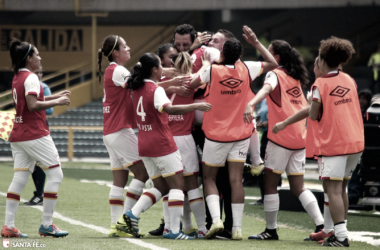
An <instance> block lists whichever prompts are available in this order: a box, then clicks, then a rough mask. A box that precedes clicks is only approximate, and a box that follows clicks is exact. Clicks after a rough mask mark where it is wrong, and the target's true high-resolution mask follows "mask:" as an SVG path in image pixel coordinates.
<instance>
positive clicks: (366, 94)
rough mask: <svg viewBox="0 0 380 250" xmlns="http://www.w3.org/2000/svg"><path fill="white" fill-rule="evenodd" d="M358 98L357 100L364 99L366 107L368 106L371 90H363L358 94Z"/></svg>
mask: <svg viewBox="0 0 380 250" xmlns="http://www.w3.org/2000/svg"><path fill="white" fill-rule="evenodd" d="M358 96H359V98H360V97H364V98H365V99H366V100H367V102H368V106H369V104H370V103H371V99H372V92H371V90H369V89H363V90H362V91H360V92H359V93H358ZM367 108H368V107H367Z"/></svg>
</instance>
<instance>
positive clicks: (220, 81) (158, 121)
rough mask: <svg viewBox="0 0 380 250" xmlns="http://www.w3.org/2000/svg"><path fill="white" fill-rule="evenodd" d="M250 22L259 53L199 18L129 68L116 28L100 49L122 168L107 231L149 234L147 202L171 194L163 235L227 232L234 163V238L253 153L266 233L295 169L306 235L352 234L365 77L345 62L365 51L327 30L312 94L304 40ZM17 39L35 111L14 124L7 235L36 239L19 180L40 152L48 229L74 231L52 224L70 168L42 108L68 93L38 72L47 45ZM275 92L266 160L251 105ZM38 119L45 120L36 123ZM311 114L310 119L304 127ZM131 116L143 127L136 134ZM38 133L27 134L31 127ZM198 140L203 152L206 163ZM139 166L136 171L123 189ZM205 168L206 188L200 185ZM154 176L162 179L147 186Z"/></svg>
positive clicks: (271, 230) (113, 150)
mask: <svg viewBox="0 0 380 250" xmlns="http://www.w3.org/2000/svg"><path fill="white" fill-rule="evenodd" d="M243 33H244V34H243V38H244V39H245V40H246V41H247V42H248V43H249V44H251V45H252V46H253V47H254V48H255V49H256V50H257V51H258V52H259V53H260V54H261V56H262V58H263V61H262V62H256V61H241V60H240V57H241V55H242V51H243V48H242V44H241V42H240V41H239V40H238V39H237V38H236V37H235V36H234V34H233V33H231V32H230V31H227V30H223V29H220V30H218V31H217V32H216V33H215V34H212V33H210V32H203V33H197V32H196V31H195V30H194V28H193V27H192V26H191V25H188V24H183V25H180V26H178V27H177V28H176V29H175V31H174V37H173V44H171V43H168V44H164V45H162V46H160V47H159V48H158V53H157V54H154V53H145V54H143V55H141V57H140V58H139V61H138V63H137V64H136V65H135V66H134V67H133V70H132V72H129V71H128V70H127V69H126V68H125V67H124V66H123V65H124V64H125V63H126V62H127V61H128V60H129V59H130V48H129V47H128V45H127V42H126V41H125V40H124V38H122V37H120V36H118V35H110V36H108V37H106V38H105V40H104V42H103V45H102V47H101V48H100V49H99V51H98V65H99V82H100V81H101V78H102V75H103V74H102V65H101V64H102V57H103V56H105V57H106V58H107V59H108V61H109V65H108V67H107V68H106V70H105V72H104V93H103V115H104V122H103V124H104V128H103V140H104V144H105V146H106V148H107V150H108V153H109V156H110V162H111V170H112V173H113V185H112V187H111V190H110V194H109V203H110V207H111V228H110V233H109V236H110V237H136V238H139V237H141V236H143V234H142V233H141V232H140V229H139V216H140V214H141V213H142V212H144V211H146V210H147V209H149V208H150V207H151V206H152V205H154V204H155V203H156V202H158V201H159V200H160V199H161V198H163V211H164V228H163V233H162V237H163V238H167V239H179V240H193V239H213V238H216V236H217V235H218V233H220V232H221V231H223V230H224V224H223V222H222V221H221V215H220V195H219V191H218V187H217V185H216V180H217V174H218V171H219V169H220V168H221V167H225V165H226V163H227V166H226V167H228V173H229V174H228V175H229V177H228V178H229V182H230V185H231V204H230V206H231V210H232V227H231V228H229V230H230V231H231V239H232V240H242V239H243V235H242V230H241V222H242V217H243V211H244V189H243V184H242V175H243V168H244V163H245V161H246V157H247V152H248V151H249V152H250V155H251V162H252V170H253V171H254V172H256V173H260V172H261V171H264V211H265V219H266V222H267V226H266V228H265V230H264V232H262V233H260V234H256V235H251V236H249V237H248V239H251V240H278V239H279V237H278V234H277V214H278V210H279V202H280V200H279V196H278V192H277V184H278V182H279V178H280V176H281V174H282V173H284V172H285V171H286V173H287V175H288V179H289V183H290V189H291V191H292V193H293V194H294V195H296V196H297V197H298V198H299V200H300V201H301V203H302V205H303V207H304V208H305V210H306V211H307V212H308V214H309V216H310V217H311V218H312V219H313V221H314V223H315V225H316V229H315V232H314V233H311V234H310V237H309V239H310V240H315V241H318V242H320V243H321V244H322V245H323V246H346V247H348V246H349V242H348V232H347V226H346V222H347V210H348V200H347V194H346V193H345V189H346V185H347V182H348V179H349V178H350V173H351V170H353V169H354V168H355V166H356V163H357V161H358V159H359V157H360V155H361V152H362V151H363V149H364V133H363V125H362V121H361V119H362V118H361V113H360V108H359V101H358V97H357V90H356V85H355V82H354V80H353V79H352V78H351V77H350V76H348V75H347V74H345V73H343V72H342V71H341V68H342V65H343V64H345V63H346V62H347V61H348V60H349V59H350V58H351V56H352V54H353V53H354V52H355V51H354V49H353V47H352V44H351V43H350V42H349V41H347V40H344V39H339V38H336V37H331V38H329V39H326V40H322V41H321V45H320V48H319V55H318V57H317V58H316V60H315V65H314V73H315V75H316V77H317V79H316V81H315V83H314V84H313V85H312V87H311V91H310V93H308V96H307V98H305V96H304V95H303V89H304V88H305V86H306V84H307V83H308V76H307V70H306V68H305V66H304V62H303V59H302V58H301V56H300V54H299V53H298V52H297V50H296V49H295V48H293V47H291V46H290V44H289V43H287V42H286V41H283V40H274V41H272V42H271V44H270V45H269V47H268V48H265V47H264V46H263V45H262V44H261V43H260V41H259V40H258V39H257V37H256V35H255V33H254V32H253V31H252V30H251V29H250V28H249V27H247V26H243ZM13 44H14V45H12V47H11V57H12V64H13V67H14V71H15V78H14V80H13V86H12V89H13V92H14V93H13V96H14V97H15V96H16V97H15V98H14V102H15V105H16V112H17V114H16V116H22V118H23V121H24V122H23V123H15V126H14V130H13V132H12V135H11V140H10V142H11V147H12V152H13V156H14V160H15V174H14V178H13V181H12V183H11V185H10V187H9V190H8V195H7V204H6V219H5V225H4V227H3V230H2V231H1V234H2V236H3V237H27V236H26V235H25V234H22V233H21V232H20V231H19V230H18V229H17V228H16V227H15V225H14V217H15V213H16V211H17V207H18V202H19V200H20V194H21V191H22V189H23V188H24V186H25V184H26V182H27V180H28V177H29V172H32V171H33V166H34V165H32V163H34V162H35V161H38V162H39V164H40V166H41V167H42V169H46V170H45V171H46V172H47V175H48V182H47V184H46V187H45V193H44V199H45V202H44V210H43V223H42V225H41V227H40V229H39V232H40V234H41V235H44V236H53V237H61V236H66V235H67V234H68V232H66V231H62V230H60V229H59V228H58V227H56V226H55V225H54V224H53V223H52V213H53V211H54V206H55V202H56V199H57V192H58V186H59V184H60V182H61V180H62V177H63V175H62V171H61V167H60V162H59V157H58V153H57V150H56V148H55V146H54V143H53V142H52V141H51V137H50V135H49V133H48V130H47V129H46V128H45V127H44V123H46V122H45V119H46V117H45V115H44V113H43V112H42V111H43V110H44V109H46V108H49V107H52V106H55V105H68V104H69V99H68V97H67V96H68V95H70V92H69V91H63V92H60V93H59V94H57V95H54V96H52V97H50V98H49V100H47V98H45V99H43V90H42V87H40V85H39V82H36V79H35V78H36V77H34V74H33V73H32V72H33V71H34V70H35V68H36V67H37V66H39V61H40V60H41V58H40V57H39V54H38V51H37V48H35V47H34V46H33V45H31V44H28V43H25V42H23V43H20V42H18V41H14V42H13ZM267 72H268V73H267ZM262 73H267V74H266V77H265V80H264V85H263V87H262V88H261V89H260V91H259V92H258V93H257V94H255V93H254V92H253V91H252V90H251V83H252V81H253V80H254V79H255V78H257V77H258V76H260V75H261V74H262ZM37 80H38V79H37ZM37 83H38V84H37ZM16 91H17V94H16ZM264 98H266V99H267V103H268V114H269V117H268V121H269V124H268V127H269V130H268V139H269V143H268V146H267V149H266V154H265V159H264V161H265V162H263V161H262V159H261V158H260V147H259V137H258V133H257V131H256V128H255V118H254V116H253V111H254V106H255V105H256V104H258V103H260V102H261V100H263V99H264ZM342 100H343V101H342ZM32 117H33V119H36V117H37V118H38V119H39V120H40V122H39V123H38V124H37V123H34V120H33V122H32V121H29V120H28V119H31V118H32ZM307 117H309V118H310V119H307V120H308V122H307V130H306V118H307ZM133 128H138V130H139V133H138V139H137V137H136V135H135V134H134V131H133ZM31 131H33V133H32V134H31V135H28V136H29V137H30V138H29V137H27V140H25V138H26V134H25V135H24V134H23V133H27V132H31ZM46 131H47V132H46ZM348 134H349V135H350V136H347V135H348ZM32 135H33V136H32ZM32 137H33V138H32ZM48 141H49V143H50V141H51V143H50V144H51V145H50V144H49V143H48ZM31 142H32V143H31ZM34 145H37V147H36V149H35V150H33V148H34V147H35V146H34ZM197 146H198V147H199V148H200V149H202V151H203V153H202V165H201V169H200V166H199V160H198V153H197ZM42 147H43V148H44V149H45V148H50V151H51V154H45V152H44V154H42V153H41V151H39V150H40V149H41V148H42ZM305 154H306V156H307V157H309V158H314V159H318V162H319V170H320V178H321V179H322V180H323V187H324V192H325V207H324V216H322V214H321V212H320V209H319V207H318V204H317V201H316V198H315V196H314V195H313V194H312V193H311V192H310V191H309V190H307V189H306V188H305V187H304V181H303V175H304V171H305V169H304V165H305ZM129 170H130V171H131V172H132V173H133V175H134V178H133V179H132V181H131V182H130V184H129V186H128V190H127V193H126V197H124V187H125V186H126V183H127V181H128V176H129ZM200 173H201V175H202V184H203V193H202V191H201V190H200V188H199V184H198V175H199V174H200ZM148 179H151V180H152V182H153V187H152V188H150V189H148V190H146V191H145V192H143V188H144V184H145V182H146V181H148ZM49 181H50V182H49ZM53 183H54V185H53ZM222 185H223V184H222ZM203 197H205V199H206V203H207V207H208V210H209V212H210V217H211V221H212V223H211V225H210V226H206V223H205V218H206V212H205V203H204V199H203ZM191 213H193V215H194V217H195V220H196V224H197V229H195V227H194V226H193V224H192V220H191ZM181 219H182V228H180V224H181Z"/></svg>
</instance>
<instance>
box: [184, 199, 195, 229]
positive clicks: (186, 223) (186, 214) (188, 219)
mask: <svg viewBox="0 0 380 250" xmlns="http://www.w3.org/2000/svg"><path fill="white" fill-rule="evenodd" d="M182 226H183V231H184V232H187V231H189V230H190V228H192V227H193V222H192V221H191V208H190V204H189V197H188V196H187V195H185V199H184V202H183V216H182Z"/></svg>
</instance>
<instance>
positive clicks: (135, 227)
mask: <svg viewBox="0 0 380 250" xmlns="http://www.w3.org/2000/svg"><path fill="white" fill-rule="evenodd" d="M123 219H124V222H125V224H127V227H128V229H129V233H130V234H132V235H133V236H134V237H135V238H140V237H141V236H143V235H141V234H140V230H139V218H137V217H136V216H134V215H133V213H132V210H129V211H127V212H126V213H125V214H123ZM116 228H118V227H117V226H116ZM118 229H119V228H118Z"/></svg>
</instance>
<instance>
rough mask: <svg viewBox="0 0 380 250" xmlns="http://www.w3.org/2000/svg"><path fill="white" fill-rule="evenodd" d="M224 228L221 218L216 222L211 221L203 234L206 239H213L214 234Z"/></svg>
mask: <svg viewBox="0 0 380 250" xmlns="http://www.w3.org/2000/svg"><path fill="white" fill-rule="evenodd" d="M223 230H224V225H223V222H222V221H221V220H219V221H218V222H216V223H213V224H212V225H211V228H210V230H208V232H207V234H206V235H205V237H206V239H215V237H216V235H217V234H218V233H219V232H222V231H223Z"/></svg>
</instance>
